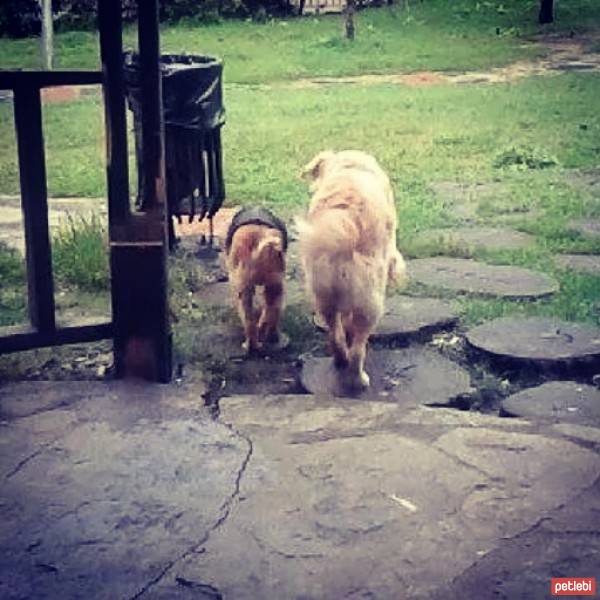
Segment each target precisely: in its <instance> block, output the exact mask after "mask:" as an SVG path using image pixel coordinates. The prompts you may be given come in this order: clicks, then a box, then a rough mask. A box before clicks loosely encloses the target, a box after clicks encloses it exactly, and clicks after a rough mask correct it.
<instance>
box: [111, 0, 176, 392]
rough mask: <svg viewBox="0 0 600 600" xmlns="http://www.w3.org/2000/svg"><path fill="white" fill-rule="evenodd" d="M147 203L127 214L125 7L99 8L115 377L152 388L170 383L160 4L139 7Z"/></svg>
mask: <svg viewBox="0 0 600 600" xmlns="http://www.w3.org/2000/svg"><path fill="white" fill-rule="evenodd" d="M138 19H139V23H138V27H139V37H140V67H139V68H140V80H141V82H142V90H141V100H142V139H143V153H144V154H143V165H144V168H143V173H142V176H143V177H144V181H145V184H144V186H143V187H144V197H143V199H142V209H143V212H141V213H134V214H131V213H130V209H129V187H128V174H127V144H126V122H125V97H124V84H123V72H122V69H123V56H122V23H121V2H120V0H99V23H100V39H101V48H102V52H103V61H102V62H103V71H104V74H105V81H104V85H105V102H106V114H107V136H108V137H107V156H108V187H109V220H110V265H111V279H112V287H111V289H112V309H113V326H114V353H115V369H116V374H117V376H119V377H123V376H128V375H133V376H139V377H143V378H145V379H150V380H153V381H160V382H165V383H166V382H168V381H170V379H171V335H170V330H169V321H168V305H167V262H166V258H167V254H166V239H167V236H166V220H165V212H166V197H165V165H164V127H163V123H162V92H161V80H160V72H159V54H158V52H159V43H158V42H159V30H158V2H157V0H144V2H139V4H138Z"/></svg>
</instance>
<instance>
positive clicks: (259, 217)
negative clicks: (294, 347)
mask: <svg viewBox="0 0 600 600" xmlns="http://www.w3.org/2000/svg"><path fill="white" fill-rule="evenodd" d="M225 250H226V266H227V271H228V273H229V281H230V285H231V289H232V293H233V294H234V299H235V303H236V306H237V310H238V313H239V315H240V319H241V320H242V325H243V327H244V342H243V344H242V347H243V348H244V349H245V350H246V351H247V352H248V353H250V352H253V351H255V350H258V349H259V348H261V347H262V346H263V344H265V343H277V342H278V341H279V320H280V318H281V312H282V310H283V299H284V282H285V252H286V250H287V231H286V228H285V225H284V224H283V222H282V221H281V220H280V219H278V218H277V217H276V216H275V215H273V213H271V212H270V211H268V210H266V209H264V208H244V209H242V210H240V211H239V212H238V213H237V214H236V215H235V216H234V217H233V220H232V222H231V225H230V227H229V231H228V232H227V239H226V242H225ZM259 287H262V288H263V299H262V302H261V303H260V306H259V308H258V309H257V308H256V307H255V306H254V295H255V292H256V291H257V288H259Z"/></svg>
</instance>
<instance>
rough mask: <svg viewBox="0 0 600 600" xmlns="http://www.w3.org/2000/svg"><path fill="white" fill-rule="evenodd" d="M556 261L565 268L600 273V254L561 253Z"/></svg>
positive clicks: (592, 273) (594, 273) (591, 273)
mask: <svg viewBox="0 0 600 600" xmlns="http://www.w3.org/2000/svg"><path fill="white" fill-rule="evenodd" d="M556 263H557V264H558V265H559V266H560V267H562V268H563V269H572V270H573V271H580V272H582V273H588V274H590V275H600V256H597V255H595V254H561V255H560V256H557V257H556Z"/></svg>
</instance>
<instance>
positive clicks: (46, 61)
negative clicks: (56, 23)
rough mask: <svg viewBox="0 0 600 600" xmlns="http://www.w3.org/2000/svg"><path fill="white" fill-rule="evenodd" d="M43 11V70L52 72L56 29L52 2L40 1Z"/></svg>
mask: <svg viewBox="0 0 600 600" xmlns="http://www.w3.org/2000/svg"><path fill="white" fill-rule="evenodd" d="M39 2H40V4H41V9H42V38H41V44H42V68H43V69H44V70H45V71H51V70H52V62H53V56H54V27H53V24H52V0H39Z"/></svg>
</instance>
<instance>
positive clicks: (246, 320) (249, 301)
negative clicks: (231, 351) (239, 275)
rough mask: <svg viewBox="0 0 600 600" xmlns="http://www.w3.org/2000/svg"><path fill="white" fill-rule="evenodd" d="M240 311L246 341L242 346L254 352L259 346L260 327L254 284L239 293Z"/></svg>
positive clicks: (247, 350)
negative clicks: (255, 303) (258, 325)
mask: <svg viewBox="0 0 600 600" xmlns="http://www.w3.org/2000/svg"><path fill="white" fill-rule="evenodd" d="M238 311H239V315H240V318H241V320H242V324H243V326H244V337H245V339H244V342H243V343H242V348H243V349H244V350H246V352H252V351H253V350H256V349H258V348H259V342H258V328H257V326H256V314H255V311H254V286H250V287H247V288H245V289H244V290H242V291H241V292H240V293H239V302H238Z"/></svg>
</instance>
